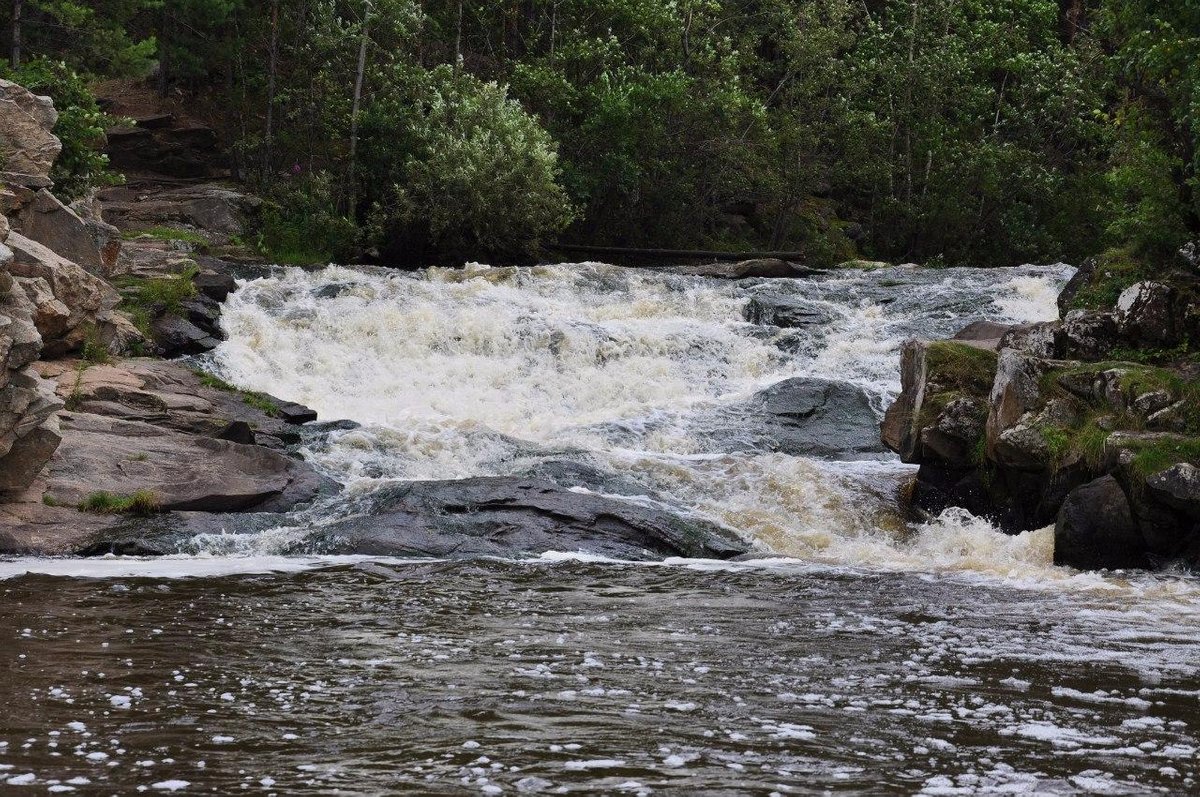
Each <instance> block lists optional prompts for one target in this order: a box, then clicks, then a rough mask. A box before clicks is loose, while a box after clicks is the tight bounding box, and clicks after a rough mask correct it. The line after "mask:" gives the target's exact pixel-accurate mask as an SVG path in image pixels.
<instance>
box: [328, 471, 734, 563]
mask: <svg viewBox="0 0 1200 797" xmlns="http://www.w3.org/2000/svg"><path fill="white" fill-rule="evenodd" d="M325 534H326V542H325V544H324V546H323V549H324V550H326V551H328V552H330V553H355V554H367V555H373V556H375V555H378V556H436V557H469V556H506V557H511V556H515V555H523V556H536V555H538V554H542V553H545V552H547V551H566V552H583V553H589V554H595V555H599V556H611V557H614V558H620V559H630V560H653V559H662V558H665V557H669V556H688V557H700V558H711V559H730V558H732V557H734V556H738V555H741V554H744V553H746V552H747V551H748V550H749V546H748V545H747V544H746V543H745V542H743V541H742V540H741V539H739V538H738V537H737V536H736V535H735V534H733V533H732V532H730V531H727V530H725V529H723V528H721V527H719V526H716V525H714V524H711V523H707V522H705V521H701V520H697V519H691V518H683V517H680V516H678V515H675V514H673V513H670V512H667V511H664V510H660V509H656V508H652V507H649V506H645V505H642V504H639V503H634V502H631V501H623V500H618V499H613V498H606V497H602V496H598V495H592V494H588V493H582V492H575V491H571V490H568V489H564V488H562V487H559V486H558V485H556V484H554V483H552V482H548V481H541V480H536V479H521V478H516V477H481V478H475V479H464V480H460V481H434V482H413V483H408V484H403V485H397V486H395V487H392V488H388V489H385V490H384V491H382V492H381V493H379V494H377V495H376V496H375V497H374V502H373V506H372V507H371V508H370V510H369V514H367V515H365V516H363V517H357V518H351V519H348V520H344V521H340V522H337V523H334V524H332V525H331V526H329V527H327V528H326V529H325Z"/></svg>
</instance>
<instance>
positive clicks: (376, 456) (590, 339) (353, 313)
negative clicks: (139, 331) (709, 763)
mask: <svg viewBox="0 0 1200 797" xmlns="http://www.w3.org/2000/svg"><path fill="white" fill-rule="evenodd" d="M1070 273H1071V269H1070V268H1069V267H1066V266H1051V267H1041V268H1037V267H1025V268H1022V269H1015V270H973V269H952V270H947V271H944V272H924V271H911V270H905V269H888V270H884V271H882V272H878V273H871V274H867V273H862V272H850V273H838V274H833V275H831V276H829V277H828V278H823V279H820V280H815V281H801V280H778V281H771V282H770V283H762V284H758V285H756V284H754V283H747V284H741V283H734V282H725V281H719V280H706V279H700V278H685V277H678V276H670V275H663V274H660V273H655V272H648V271H640V270H634V269H623V268H617V267H613V266H606V265H602V264H595V263H590V264H574V265H555V266H539V267H536V268H531V269H512V268H488V267H486V266H472V267H470V268H468V269H465V270H447V269H430V270H428V271H425V272H419V273H416V274H411V273H400V272H395V271H389V270H383V269H350V268H342V267H336V266H334V267H329V268H326V269H323V270H320V271H301V270H298V269H291V270H286V271H280V272H279V273H278V274H276V275H274V276H271V277H269V278H265V279H258V280H253V281H250V282H248V283H246V284H244V285H243V286H242V288H241V289H240V290H239V291H237V292H236V293H234V294H233V295H231V297H230V299H229V300H228V302H227V305H226V308H225V311H224V314H223V316H222V324H223V325H224V327H225V330H226V332H227V334H228V340H227V341H226V342H225V343H223V344H222V345H221V346H220V347H219V348H218V349H217V351H216V352H215V354H214V360H213V367H214V368H215V369H216V370H217V371H218V372H219V373H220V374H221V375H222V376H223V377H224V378H226V379H227V380H229V381H230V382H232V383H234V384H236V385H238V386H239V387H242V388H246V389H252V390H262V391H266V392H268V393H272V394H274V395H278V396H282V397H286V398H288V399H290V400H296V401H300V402H303V403H305V404H308V405H310V406H312V407H314V408H315V409H316V410H317V411H318V412H319V413H320V414H321V416H322V418H323V419H325V420H332V419H337V418H349V419H352V420H355V421H358V422H359V423H361V424H363V426H362V427H361V428H358V429H354V430H348V431H338V432H333V433H331V434H330V435H328V437H327V438H325V439H324V440H322V441H319V442H317V443H314V444H313V445H312V446H311V447H310V448H309V449H308V450H307V451H306V455H307V456H308V457H309V458H310V459H311V460H312V461H313V462H314V463H315V464H316V465H317V466H318V467H319V468H321V469H323V470H324V471H325V472H327V473H329V474H331V475H334V476H335V477H336V478H338V479H339V480H341V481H342V482H343V483H345V484H346V485H347V486H348V490H347V493H346V496H348V497H349V499H350V500H352V499H355V498H356V497H357V496H361V495H363V494H366V493H369V492H370V491H372V490H374V489H376V488H377V487H378V486H379V485H380V484H381V483H383V482H386V481H388V480H396V479H400V480H414V479H415V480H422V479H453V478H465V477H470V476H478V475H505V474H510V473H514V472H519V471H520V469H521V467H525V466H529V465H533V464H536V463H538V462H543V461H547V460H550V459H555V458H558V459H566V460H575V461H580V460H582V461H587V462H590V463H593V464H596V465H599V466H601V467H603V468H604V469H606V470H608V471H609V472H611V473H613V474H616V475H618V476H620V477H622V478H624V479H626V480H627V481H631V482H633V483H635V484H637V485H640V486H641V487H640V488H638V489H639V490H640V489H641V488H644V490H645V494H646V495H650V494H653V495H655V496H657V497H658V499H659V500H661V501H662V502H665V503H666V504H667V505H668V506H670V507H673V508H675V509H676V510H677V511H680V512H683V513H686V514H691V515H695V516H699V517H703V518H706V519H709V520H712V521H714V522H718V523H721V524H724V525H726V526H728V527H730V528H733V529H735V530H736V531H738V532H739V533H741V534H742V535H743V536H744V537H746V538H747V539H749V540H752V541H754V542H755V543H756V544H757V545H758V546H759V548H760V549H761V550H763V551H769V552H772V553H775V554H779V555H782V556H785V557H790V558H791V559H792V560H800V561H805V562H810V563H816V564H819V565H821V566H869V567H875V568H879V567H882V568H887V569H899V570H917V571H937V572H959V573H966V574H986V575H988V576H1000V577H1004V578H1006V579H1010V580H1014V579H1015V580H1025V581H1028V582H1030V583H1044V582H1047V581H1050V582H1055V583H1058V584H1061V585H1069V586H1073V587H1095V588H1097V589H1105V588H1124V587H1125V586H1127V582H1124V581H1122V580H1121V579H1120V578H1119V577H1118V578H1115V579H1114V578H1111V577H1102V576H1095V575H1081V574H1076V573H1073V572H1071V571H1068V570H1064V569H1061V568H1055V567H1054V566H1053V564H1052V534H1051V533H1050V532H1049V531H1048V530H1042V531H1037V532H1030V533H1027V534H1023V535H1019V536H1015V537H1010V536H1005V535H1003V534H1000V533H998V532H997V531H996V530H995V529H994V528H993V527H992V526H991V525H990V524H988V523H987V522H986V521H983V520H981V519H978V518H974V517H972V516H970V515H969V514H967V513H965V512H958V511H953V512H948V513H945V514H943V515H942V517H940V518H938V519H936V520H934V521H932V522H930V523H928V524H925V525H922V526H919V527H916V528H912V527H910V526H909V525H908V524H906V523H905V522H904V521H903V519H902V518H901V517H900V516H899V515H898V513H897V508H896V507H897V500H896V495H897V492H898V490H899V489H900V487H901V485H902V484H903V483H904V482H905V481H906V480H907V479H909V478H911V476H912V474H913V469H912V468H910V467H908V466H904V465H901V464H900V463H899V462H897V461H896V460H895V459H894V458H886V459H883V460H878V461H858V462H838V461H826V460H822V459H814V458H808V457H793V456H786V455H783V454H777V453H770V452H762V451H745V452H736V453H725V454H722V453H716V454H714V453H712V451H711V446H709V445H708V442H709V441H708V440H707V439H706V438H705V435H706V434H707V431H706V428H707V427H705V426H704V425H703V424H700V423H697V422H696V419H697V418H700V417H703V413H705V412H712V411H714V410H715V409H719V408H720V407H723V406H726V405H729V404H732V403H736V402H739V401H743V400H745V399H746V398H748V397H749V396H751V395H752V394H753V393H754V392H756V391H757V390H760V389H762V388H763V387H765V386H768V385H771V384H774V383H776V382H779V381H782V380H784V379H787V378H791V377H795V376H811V377H820V378H826V379H835V380H839V381H843V382H849V383H850V384H853V385H856V386H858V387H859V388H861V389H862V390H863V391H864V392H865V393H866V394H867V396H868V397H869V398H870V400H871V402H872V405H873V407H874V408H875V411H876V412H877V413H881V412H882V410H883V409H884V407H885V406H886V405H887V403H888V402H889V401H890V400H891V398H892V397H894V395H895V394H896V392H897V391H898V389H899V384H898V383H899V364H898V357H897V353H898V350H899V347H900V345H901V343H902V342H903V341H904V340H905V339H907V338H910V337H914V336H916V337H919V336H926V337H940V336H944V335H946V334H948V333H949V332H952V331H954V330H955V329H956V328H957V327H960V326H962V325H963V324H964V323H965V322H966V321H968V320H973V319H976V318H989V319H993V320H997V321H1005V322H1030V321H1037V320H1044V319H1051V318H1055V317H1057V308H1056V306H1055V299H1056V296H1057V293H1058V290H1059V287H1060V286H1061V284H1062V283H1063V282H1064V281H1065V280H1066V278H1067V277H1068V276H1069V275H1070ZM893 285H894V286H895V287H892V286H893ZM764 292H766V293H768V294H769V293H770V292H782V293H783V294H785V295H788V296H792V297H795V298H797V299H799V300H802V301H804V302H807V303H809V304H812V305H813V306H814V307H815V308H817V309H818V310H819V311H820V312H821V313H823V314H825V315H826V316H827V317H828V322H827V323H824V324H821V325H819V326H818V327H817V328H815V329H811V330H804V331H789V330H784V331H779V330H769V329H763V328H759V327H755V326H753V325H751V324H749V323H747V322H746V321H745V320H744V319H743V315H742V311H743V308H744V307H745V306H746V303H747V302H748V301H749V298H750V297H751V296H752V295H762V294H763V293H764ZM635 492H636V491H635ZM618 497H621V498H622V500H645V499H639V498H636V497H633V498H631V497H630V496H628V495H625V496H618ZM339 500H340V501H342V502H343V503H345V502H346V501H347V500H348V499H347V498H346V497H343V498H342V499H339ZM320 514H321V513H320V512H317V513H314V514H313V515H312V516H311V517H310V518H301V519H300V520H299V521H297V522H296V523H295V525H292V526H289V527H285V528H280V529H274V530H271V531H268V532H264V533H260V534H255V535H231V534H214V535H208V536H206V537H204V538H199V539H197V540H194V541H193V542H192V545H191V548H189V550H195V551H197V552H198V553H202V554H203V553H207V554H211V555H214V556H213V558H211V559H205V558H203V557H201V558H199V559H197V560H196V563H195V564H194V565H191V564H188V565H185V564H183V562H184V560H183V559H176V558H173V559H168V560H159V561H160V562H162V564H161V565H159V566H158V568H159V569H158V571H157V572H158V573H161V574H164V575H166V576H168V577H170V575H171V574H175V573H184V574H186V575H197V574H201V573H210V574H214V575H215V574H221V573H222V572H234V571H236V572H245V571H246V568H247V567H249V568H251V569H256V568H263V569H265V570H267V571H271V570H277V569H301V568H307V567H313V566H322V565H323V564H327V563H328V562H329V561H330V560H329V559H327V558H321V557H317V558H311V559H308V560H303V559H299V560H297V559H289V558H286V557H275V556H272V555H273V554H279V553H281V552H284V551H286V550H288V549H289V548H290V547H291V546H292V545H293V544H294V543H295V542H297V541H300V540H302V539H304V537H305V535H306V534H308V533H310V532H311V530H312V528H313V525H314V524H319V523H321V522H324V521H323V520H322V519H321V517H320ZM118 561H120V560H118ZM20 566H21V565H17V567H20ZM149 566H150V563H139V564H137V565H136V566H135V565H132V564H130V565H122V564H119V563H111V562H110V563H109V564H105V560H100V561H99V562H96V560H93V561H91V562H89V563H87V566H86V567H81V568H78V574H79V575H85V574H86V575H95V574H96V573H97V572H103V569H104V568H106V567H107V568H108V569H109V572H113V573H120V572H126V573H127V574H128V575H134V574H146V573H147V569H146V568H147V567H149ZM6 567H11V566H10V565H5V564H3V563H0V577H4V575H5V573H6V570H5V568H6ZM38 567H44V568H45V569H46V570H56V572H57V573H59V574H69V573H70V571H71V570H72V568H77V567H78V566H76V565H72V564H69V563H64V564H63V565H53V566H51V565H48V564H39V565H38ZM97 568H100V571H98V570H97ZM122 568H127V570H122ZM222 568H230V569H229V570H223V569H222ZM134 571H137V573H135V572H134ZM10 572H11V571H10Z"/></svg>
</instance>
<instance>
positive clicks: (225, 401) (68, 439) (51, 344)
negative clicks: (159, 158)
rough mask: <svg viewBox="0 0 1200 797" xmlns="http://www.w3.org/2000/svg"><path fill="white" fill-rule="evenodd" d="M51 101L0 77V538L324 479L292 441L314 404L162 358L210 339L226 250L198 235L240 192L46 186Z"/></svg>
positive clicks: (297, 495) (205, 506) (47, 540)
mask: <svg viewBox="0 0 1200 797" xmlns="http://www.w3.org/2000/svg"><path fill="white" fill-rule="evenodd" d="M56 118H57V114H56V112H55V110H54V107H53V105H52V103H51V102H50V101H49V100H48V99H47V98H44V97H37V96H35V95H33V94H31V93H30V92H28V91H26V90H25V89H24V88H22V87H21V86H18V85H16V84H14V83H11V82H7V81H0V139H3V141H4V143H5V145H6V147H5V148H6V151H7V153H8V155H9V156H8V159H7V162H6V165H5V171H4V173H3V189H0V210H3V215H0V241H2V244H0V355H2V357H3V362H2V365H3V367H2V368H0V552H5V553H68V552H73V551H77V550H79V549H80V548H81V547H82V546H86V545H87V544H88V541H89V540H91V539H92V536H93V535H95V534H96V533H98V532H101V531H104V530H106V529H112V528H118V527H120V526H122V525H124V524H126V523H128V522H129V521H130V519H131V518H132V517H134V516H137V515H151V514H158V513H161V512H166V511H171V510H187V511H190V512H201V513H216V512H221V513H228V512H246V511H251V510H253V511H255V512H259V513H261V512H278V511H283V510H288V509H292V508H294V507H295V506H297V505H299V504H303V503H305V502H309V501H311V500H313V499H314V498H315V497H317V496H318V495H320V494H322V493H325V492H330V491H333V490H335V489H337V485H336V484H334V483H333V482H332V481H330V480H328V479H326V478H324V477H321V476H319V475H318V474H316V473H315V472H314V471H313V470H312V469H311V468H310V467H309V466H308V465H307V464H306V463H305V462H304V461H303V460H302V459H300V458H299V457H298V456H297V455H296V454H295V453H294V448H295V445H296V444H297V443H299V441H300V430H299V426H298V425H299V424H303V423H306V422H309V421H311V420H314V419H315V413H312V412H311V411H308V410H307V409H306V408H303V407H299V406H298V405H290V404H288V403H286V402H283V401H280V400H278V399H274V398H272V397H270V396H264V395H259V394H246V393H242V392H240V391H237V390H234V389H233V388H231V387H230V386H229V385H226V384H224V383H222V382H221V381H220V380H218V379H215V378H213V377H211V376H208V375H205V374H203V373H200V372H198V371H195V370H193V369H192V368H191V367H189V366H188V365H187V364H185V363H183V362H178V361H174V362H168V361H164V360H158V359H148V358H147V357H145V356H141V357H135V356H133V355H153V356H161V357H178V356H180V355H188V354H199V353H202V352H205V351H207V350H210V349H212V348H213V347H215V346H216V345H217V343H218V342H219V339H220V337H221V332H220V329H219V325H218V319H219V308H220V302H221V301H223V300H224V299H225V298H226V296H227V295H228V294H229V292H230V291H232V290H234V289H235V287H236V281H235V279H234V277H233V272H234V271H235V270H236V269H237V268H238V267H239V266H238V264H236V263H233V262H229V261H226V260H222V259H220V258H217V257H211V256H205V255H202V254H201V253H200V250H202V249H207V248H208V247H210V246H211V245H213V244H217V245H219V244H221V243H227V242H228V241H229V240H230V237H231V236H236V235H237V234H238V233H239V232H240V231H241V227H240V225H241V224H242V223H243V220H244V218H245V213H246V211H247V208H248V206H251V205H252V204H253V203H252V200H248V199H247V198H245V197H243V196H242V195H241V194H239V193H238V192H237V191H235V190H233V189H231V188H226V187H223V186H221V185H219V184H214V183H207V182H200V183H191V184H181V183H180V182H179V181H177V180H176V181H171V180H168V181H165V182H163V181H154V180H149V181H147V180H142V181H140V182H137V183H131V184H129V185H126V186H122V187H120V188H118V189H109V190H108V191H106V192H103V193H102V194H100V195H98V196H91V197H88V198H86V199H84V200H79V201H76V202H73V203H71V204H70V205H67V204H64V203H63V202H62V201H60V200H59V199H58V198H57V197H56V196H55V195H54V193H53V192H52V188H53V185H52V182H51V180H50V176H49V175H50V169H51V166H52V165H53V163H54V160H55V158H56V157H57V156H58V154H59V151H60V144H59V142H58V140H57V139H56V138H55V137H54V135H53V134H52V133H51V130H52V128H53V127H54V124H55V121H56Z"/></svg>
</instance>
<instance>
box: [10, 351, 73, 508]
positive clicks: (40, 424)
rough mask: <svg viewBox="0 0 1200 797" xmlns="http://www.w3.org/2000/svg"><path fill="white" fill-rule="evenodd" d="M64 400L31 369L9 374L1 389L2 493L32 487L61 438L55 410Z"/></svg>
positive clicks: (11, 493) (14, 492)
mask: <svg viewBox="0 0 1200 797" xmlns="http://www.w3.org/2000/svg"><path fill="white" fill-rule="evenodd" d="M62 406H63V402H62V401H61V400H60V399H59V398H58V397H57V396H56V395H55V394H54V391H53V389H52V387H51V385H50V384H49V383H48V382H46V381H44V380H42V379H40V378H39V377H38V376H37V374H36V373H34V372H33V371H31V370H24V371H18V372H16V373H11V374H7V375H6V384H5V385H4V386H3V387H2V388H0V496H11V495H14V494H16V493H19V492H21V491H23V490H25V489H26V488H28V487H29V485H30V484H32V483H33V480H34V479H35V478H36V477H37V475H38V473H39V472H41V470H42V467H43V466H45V464H46V463H47V462H48V461H49V460H50V457H51V455H52V454H54V452H55V450H56V449H57V448H58V444H59V442H60V440H61V437H60V435H59V430H58V423H57V419H56V417H55V413H56V412H58V410H60V409H62Z"/></svg>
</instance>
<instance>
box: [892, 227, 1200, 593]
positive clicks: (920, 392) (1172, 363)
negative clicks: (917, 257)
mask: <svg viewBox="0 0 1200 797" xmlns="http://www.w3.org/2000/svg"><path fill="white" fill-rule="evenodd" d="M1059 307H1060V310H1061V318H1060V320H1058V321H1053V322H1047V323H1039V324H1031V325H1025V326H1015V327H1002V326H999V325H995V324H976V325H972V327H969V328H968V329H966V330H964V331H963V332H962V333H960V335H959V336H958V339H956V340H950V341H933V342H929V341H910V342H908V343H907V344H905V346H904V348H903V352H902V366H901V368H902V392H901V395H900V396H899V398H898V399H897V400H896V402H895V403H894V404H893V405H892V406H891V408H890V409H889V410H888V412H887V415H886V418H885V420H884V424H883V435H882V437H883V441H884V443H885V444H886V445H887V446H888V447H889V448H891V449H892V450H893V451H896V452H897V453H898V454H900V456H901V458H902V459H903V460H904V461H905V462H908V463H912V464H917V465H920V469H919V471H918V474H917V477H916V480H915V482H914V484H913V486H912V492H911V503H912V507H913V508H914V510H916V512H917V513H918V514H922V515H924V514H936V513H938V512H940V511H942V510H943V509H945V508H947V507H950V506H959V507H964V508H966V509H968V510H970V511H971V512H973V513H975V514H978V515H983V516H986V517H988V518H990V519H992V520H993V521H994V522H995V523H997V524H998V525H999V526H1000V527H1001V528H1002V529H1004V530H1005V531H1007V532H1010V533H1016V532H1021V531H1026V530H1030V529H1035V528H1042V527H1045V526H1047V525H1050V524H1054V527H1055V555H1054V558H1055V562H1056V563H1058V564H1064V565H1070V566H1074V567H1078V568H1084V569H1099V568H1165V567H1170V566H1172V565H1177V564H1182V565H1184V566H1190V567H1197V566H1200V359H1197V355H1196V354H1195V352H1197V351H1200V258H1198V257H1197V252H1196V248H1195V247H1188V248H1187V249H1185V250H1184V251H1183V252H1181V253H1180V255H1179V257H1178V258H1177V259H1175V260H1174V261H1173V262H1169V263H1162V262H1147V261H1146V260H1144V259H1140V258H1137V257H1134V256H1133V255H1131V254H1129V253H1125V252H1113V253H1109V254H1108V255H1106V256H1104V257H1101V258H1097V259H1095V260H1093V261H1091V262H1089V263H1087V264H1085V265H1084V266H1083V267H1082V268H1080V270H1079V272H1078V274H1076V276H1075V277H1074V278H1073V279H1072V280H1071V282H1070V283H1069V284H1068V285H1067V286H1066V288H1065V289H1064V291H1063V293H1062V295H1061V296H1060V297H1059Z"/></svg>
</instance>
